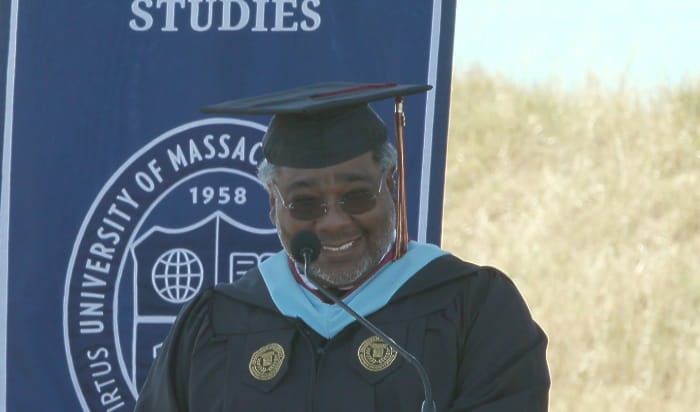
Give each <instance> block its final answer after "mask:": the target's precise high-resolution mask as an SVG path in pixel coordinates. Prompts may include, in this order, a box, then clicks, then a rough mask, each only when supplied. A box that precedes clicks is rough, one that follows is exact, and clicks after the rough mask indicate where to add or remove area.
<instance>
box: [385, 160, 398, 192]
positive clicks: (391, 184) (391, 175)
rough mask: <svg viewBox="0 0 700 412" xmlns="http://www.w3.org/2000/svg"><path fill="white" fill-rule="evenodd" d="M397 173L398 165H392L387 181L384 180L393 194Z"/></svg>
mask: <svg viewBox="0 0 700 412" xmlns="http://www.w3.org/2000/svg"><path fill="white" fill-rule="evenodd" d="M395 173H396V166H394V167H392V168H391V169H390V170H389V173H387V174H386V181H385V182H384V183H385V184H386V187H387V188H388V189H389V193H391V194H393V193H394V190H395V188H396V185H395V182H394V174H395Z"/></svg>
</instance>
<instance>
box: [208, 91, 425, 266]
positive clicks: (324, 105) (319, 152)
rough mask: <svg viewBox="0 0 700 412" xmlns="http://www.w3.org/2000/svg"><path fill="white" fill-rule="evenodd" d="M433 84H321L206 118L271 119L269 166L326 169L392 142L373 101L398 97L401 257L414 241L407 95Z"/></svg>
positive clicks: (228, 104) (232, 103)
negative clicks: (406, 142) (408, 177)
mask: <svg viewBox="0 0 700 412" xmlns="http://www.w3.org/2000/svg"><path fill="white" fill-rule="evenodd" d="M431 88H432V86H430V85H427V84H407V85H405V84H397V83H369V84H367V83H364V84H363V83H347V82H334V83H317V84H312V85H309V86H304V87H299V88H295V89H291V90H285V91H281V92H276V93H270V94H264V95H259V96H254V97H247V98H241V99H236V100H229V101H225V102H222V103H218V104H214V105H210V106H206V107H204V108H202V111H203V112H205V113H220V114H269V115H272V119H271V121H270V123H269V125H268V128H267V132H266V133H265V136H264V137H263V143H262V144H263V153H264V155H265V159H267V161H268V162H270V163H272V164H275V165H278V166H286V167H292V168H322V167H327V166H331V165H334V164H338V163H341V162H344V161H346V160H350V159H353V158H355V157H357V156H359V155H361V154H363V153H366V152H368V151H371V150H372V149H374V148H376V147H378V146H380V145H381V144H383V143H384V142H386V140H387V130H386V126H385V125H384V122H383V121H382V119H381V117H379V115H377V113H376V112H375V111H374V110H372V108H371V107H370V106H369V103H370V102H373V101H378V100H383V99H388V98H394V102H395V113H394V129H395V130H394V131H395V135H396V142H395V146H396V149H397V152H398V155H399V156H398V168H397V169H398V170H397V184H398V187H397V208H396V209H397V219H396V222H397V223H396V224H397V228H396V229H397V230H396V232H397V241H396V245H397V246H396V250H395V254H394V256H395V258H398V257H400V256H401V255H402V254H403V252H404V251H405V249H406V243H407V242H408V229H407V224H406V204H405V203H406V196H405V171H404V170H405V168H404V142H403V126H404V114H403V96H407V95H411V94H415V93H421V92H424V91H427V90H429V89H431Z"/></svg>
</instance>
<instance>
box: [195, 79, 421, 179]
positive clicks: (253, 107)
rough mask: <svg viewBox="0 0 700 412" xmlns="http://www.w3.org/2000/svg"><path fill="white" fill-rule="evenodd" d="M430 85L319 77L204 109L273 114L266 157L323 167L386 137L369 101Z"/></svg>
mask: <svg viewBox="0 0 700 412" xmlns="http://www.w3.org/2000/svg"><path fill="white" fill-rule="evenodd" d="M430 88H431V86H429V85H424V84H412V85H400V84H396V83H381V84H358V83H344V82H336V83H318V84H313V85H310V86H304V87H300V88H296V89H291V90H286V91H282V92H278V93H271V94H265V95H260V96H255V97H248V98H242V99H237V100H231V101H227V102H223V103H219V104H215V105H211V106H207V107H204V108H202V111H203V112H205V113H225V114H271V115H273V117H272V120H271V121H270V124H269V125H268V129H267V132H266V133H265V136H264V138H263V152H264V154H265V158H266V159H267V160H268V161H269V162H271V163H273V164H276V165H279V166H287V167H295V168H319V167H326V166H330V165H333V164H337V163H340V162H343V161H346V160H350V159H352V158H354V157H357V156H359V155H361V154H362V153H365V152H367V151H370V150H372V149H373V148H375V147H377V146H379V145H380V144H382V143H384V142H385V141H386V139H387V131H386V126H385V125H384V122H383V121H382V119H381V118H380V117H379V116H378V115H377V114H376V113H375V112H374V110H372V108H370V106H369V104H368V103H369V102H372V101H376V100H382V99H386V98H390V97H399V96H407V95H410V94H414V93H419V92H424V91H426V90H429V89H430Z"/></svg>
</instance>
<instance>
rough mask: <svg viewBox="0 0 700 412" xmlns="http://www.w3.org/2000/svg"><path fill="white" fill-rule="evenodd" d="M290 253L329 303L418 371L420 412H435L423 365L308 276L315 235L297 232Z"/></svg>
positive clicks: (315, 249) (317, 249) (315, 253)
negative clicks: (340, 309)
mask: <svg viewBox="0 0 700 412" xmlns="http://www.w3.org/2000/svg"><path fill="white" fill-rule="evenodd" d="M291 249H292V250H291V253H292V258H294V260H295V261H297V262H298V263H302V264H303V265H304V275H305V276H306V278H307V279H308V280H309V281H310V282H311V283H312V284H313V285H314V286H316V288H317V289H318V290H319V291H320V292H321V293H322V294H323V295H324V296H325V297H326V298H328V299H329V300H330V301H331V302H333V303H334V304H336V305H338V306H340V307H341V308H342V309H343V310H344V311H345V312H347V313H348V314H350V316H352V317H353V318H354V319H355V320H357V321H358V322H359V323H360V324H362V326H364V327H365V328H367V329H369V330H370V331H371V332H372V333H374V334H375V335H377V336H379V337H380V338H382V339H383V340H384V341H385V342H386V343H387V344H389V346H391V347H392V348H394V350H396V352H398V353H399V355H401V357H402V358H404V359H405V360H406V361H407V362H408V363H410V364H411V365H413V367H414V368H416V371H418V376H419V377H420V380H421V383H422V384H423V393H424V397H425V400H424V401H423V403H422V404H421V412H435V410H436V406H435V402H434V401H433V391H432V389H431V387H430V379H428V373H427V372H426V370H425V368H424V367H423V365H422V364H421V363H420V362H419V361H418V359H416V357H415V356H413V354H412V353H410V352H409V351H407V350H406V349H404V348H403V347H401V345H399V344H398V343H396V341H394V339H392V338H391V337H390V336H389V335H387V334H386V333H384V331H382V330H381V329H379V328H378V327H376V326H375V325H374V324H373V323H372V322H370V321H369V320H368V319H367V318H365V317H364V316H362V315H360V314H359V313H357V312H355V310H354V309H353V308H351V307H350V306H348V305H347V304H345V302H343V301H342V300H340V299H338V298H337V297H336V296H335V295H333V294H332V293H330V292H329V291H328V290H326V288H324V287H322V286H321V285H320V284H319V282H318V281H317V280H316V279H314V277H313V276H309V271H308V269H309V264H310V263H311V262H313V261H314V260H316V259H317V258H318V255H319V254H320V253H321V241H320V240H319V239H318V236H316V234H315V233H313V232H311V231H309V230H302V231H300V232H298V233H297V234H296V235H294V237H293V238H292V242H291Z"/></svg>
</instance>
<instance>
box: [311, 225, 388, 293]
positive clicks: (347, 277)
mask: <svg viewBox="0 0 700 412" xmlns="http://www.w3.org/2000/svg"><path fill="white" fill-rule="evenodd" d="M395 221H396V218H395V217H394V215H393V214H392V215H391V218H390V221H389V224H388V225H386V227H385V230H384V233H382V234H381V237H380V238H378V239H377V242H375V244H374V245H372V247H371V248H370V253H368V254H367V255H365V256H363V257H362V259H361V260H360V261H359V262H358V263H357V266H356V267H355V268H353V269H350V270H346V271H335V272H324V271H322V270H321V269H320V268H319V267H318V265H316V264H314V263H312V264H310V265H309V273H307V276H308V277H310V278H311V279H312V280H314V281H316V282H318V283H320V284H321V286H329V287H334V288H341V289H342V288H349V287H351V286H352V285H353V284H355V283H356V282H357V281H358V280H360V279H361V278H362V277H363V276H365V275H366V274H367V273H368V272H369V271H370V270H372V269H373V268H374V267H375V266H377V265H378V264H379V262H381V260H382V258H384V256H385V255H386V254H387V253H388V252H389V248H390V247H391V245H392V244H393V243H394V239H395V238H396V231H395V230H394V226H395V225H394V222H395Z"/></svg>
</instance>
